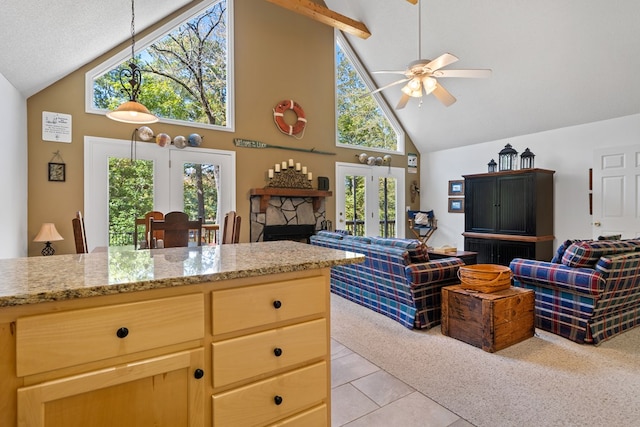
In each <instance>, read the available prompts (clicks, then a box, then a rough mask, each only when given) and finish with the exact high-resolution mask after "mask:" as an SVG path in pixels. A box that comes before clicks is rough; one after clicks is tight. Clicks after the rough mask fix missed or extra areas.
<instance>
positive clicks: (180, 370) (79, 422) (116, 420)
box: [18, 349, 205, 427]
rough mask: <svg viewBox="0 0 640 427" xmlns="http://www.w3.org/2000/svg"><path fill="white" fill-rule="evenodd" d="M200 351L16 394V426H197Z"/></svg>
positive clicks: (201, 386)
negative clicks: (197, 370)
mask: <svg viewBox="0 0 640 427" xmlns="http://www.w3.org/2000/svg"><path fill="white" fill-rule="evenodd" d="M203 366H204V351H203V350H202V349H196V350H190V351H183V352H179V353H173V354H169V355H165V356H160V357H156V358H152V359H145V360H142V361H138V362H132V363H128V364H126V365H119V366H114V367H111V368H106V369H101V370H97V371H93V372H88V373H85V374H80V375H74V376H71V377H66V378H61V379H58V380H53V381H48V382H45V383H41V384H36V385H33V386H29V387H23V388H20V389H18V425H19V426H29V427H40V426H45V425H46V426H65V427H73V426H78V427H81V426H82V427H86V426H95V427H100V426H125V425H136V426H167V427H174V426H202V425H204V389H205V379H204V378H203V377H202V376H201V375H198V374H196V369H202V368H203Z"/></svg>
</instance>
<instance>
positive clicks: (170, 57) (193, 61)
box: [86, 0, 233, 129]
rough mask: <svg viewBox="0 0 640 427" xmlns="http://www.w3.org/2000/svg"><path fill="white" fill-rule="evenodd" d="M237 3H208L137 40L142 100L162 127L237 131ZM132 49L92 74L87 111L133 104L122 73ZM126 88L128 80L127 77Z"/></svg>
mask: <svg viewBox="0 0 640 427" xmlns="http://www.w3.org/2000/svg"><path fill="white" fill-rule="evenodd" d="M232 4H233V0H205V1H204V2H203V3H201V4H199V5H198V6H196V8H194V9H191V10H189V11H188V12H186V13H184V14H182V15H181V16H179V17H177V18H175V19H173V20H172V21H171V22H169V23H167V24H166V25H165V26H163V27H162V28H160V29H158V30H156V31H154V32H153V33H151V34H149V35H147V36H146V37H144V38H143V39H141V40H139V41H138V40H136V44H135V47H136V52H135V63H136V65H137V66H138V67H139V68H140V69H141V70H142V79H143V81H142V86H141V90H140V94H139V96H138V101H140V102H141V103H142V104H144V105H145V106H146V107H147V108H148V109H149V110H150V111H151V112H152V113H153V114H155V115H156V116H158V117H159V118H160V120H161V121H162V122H167V123H170V122H173V123H182V124H185V123H184V122H187V123H188V124H189V125H190V126H199V127H215V128H222V129H232V128H233V120H232V111H233V110H232V108H231V105H232V100H233V92H232V87H233V85H232V84H231V76H232V75H233V73H232V69H233V68H232V63H231V57H232V55H231V54H230V52H231V46H232V40H231V34H233V31H232V29H231V28H230V27H231V23H232V22H233V20H232V17H231V9H232V7H231V6H232ZM130 61H131V47H130V46H128V50H126V51H124V52H121V53H120V54H119V55H116V56H114V57H113V58H111V59H110V60H109V61H108V62H106V63H103V64H101V65H99V66H98V67H96V68H94V69H93V70H91V71H90V72H88V73H87V77H86V86H87V88H86V89H87V99H86V104H87V111H88V112H93V113H97V114H104V113H105V112H107V111H109V110H113V109H115V108H117V107H118V105H120V104H121V103H122V102H124V101H126V100H128V97H127V95H126V94H124V93H123V92H122V91H121V87H122V84H121V82H120V70H121V69H123V68H125V69H126V68H128V64H129V62H130ZM125 84H126V78H125Z"/></svg>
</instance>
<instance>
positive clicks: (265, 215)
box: [250, 187, 332, 242]
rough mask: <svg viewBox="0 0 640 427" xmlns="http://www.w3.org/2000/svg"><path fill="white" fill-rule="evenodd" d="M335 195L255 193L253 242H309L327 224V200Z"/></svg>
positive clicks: (268, 190)
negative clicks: (326, 198)
mask: <svg viewBox="0 0 640 427" xmlns="http://www.w3.org/2000/svg"><path fill="white" fill-rule="evenodd" d="M331 194H332V193H331V192H330V191H320V190H312V189H299V188H269V187H267V188H254V189H252V190H251V192H250V195H251V229H250V240H251V241H252V242H260V241H264V240H295V241H301V242H308V238H309V236H311V235H312V234H315V232H316V231H317V230H321V229H322V228H323V225H324V224H326V211H325V197H327V196H331Z"/></svg>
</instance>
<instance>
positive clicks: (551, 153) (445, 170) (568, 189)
mask: <svg viewBox="0 0 640 427" xmlns="http://www.w3.org/2000/svg"><path fill="white" fill-rule="evenodd" d="M507 143H509V144H511V145H512V146H513V148H515V149H516V150H517V151H518V154H520V153H522V152H523V151H524V150H525V149H526V148H527V147H529V149H530V150H531V151H532V152H533V153H534V154H535V155H536V157H535V167H537V168H543V169H551V170H554V171H556V173H555V174H554V183H555V185H554V192H555V194H554V199H555V204H554V211H555V213H554V223H555V233H554V235H555V237H556V241H555V243H554V246H557V242H559V241H563V240H565V239H576V238H591V236H592V232H591V222H592V219H591V216H590V215H589V196H588V194H589V168H591V167H593V165H592V164H593V150H594V149H596V148H602V147H617V146H625V145H640V114H635V115H632V116H627V117H622V118H617V119H612V120H605V121H601V122H594V123H589V124H586V125H580V126H572V127H568V128H562V129H557V130H552V131H547V132H541V133H536V134H530V135H524V136H519V137H515V138H509V139H504V140H498V141H492V142H487V143H482V144H477V145H473V146H468V147H462V148H454V149H450V150H442V151H437V152H433V153H424V154H423V155H422V156H421V165H420V175H421V176H420V186H421V189H420V190H421V191H420V208H421V209H434V211H435V214H436V217H437V218H438V230H437V231H436V232H435V233H434V235H433V236H432V237H431V239H430V240H429V245H430V246H443V245H450V246H456V247H457V248H459V249H462V248H464V238H463V237H462V235H461V234H462V232H464V215H463V214H450V213H448V212H447V199H448V197H449V196H448V195H447V193H448V181H449V180H456V179H462V175H470V174H476V173H484V172H487V163H489V161H490V160H491V159H492V158H493V159H495V160H496V162H497V161H498V152H499V151H500V150H501V149H502V148H504V146H505V145H506V144H507ZM518 164H519V159H518Z"/></svg>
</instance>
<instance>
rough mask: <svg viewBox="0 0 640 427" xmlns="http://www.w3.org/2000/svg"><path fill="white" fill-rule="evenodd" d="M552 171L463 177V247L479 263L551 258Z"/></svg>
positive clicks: (527, 171)
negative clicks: (471, 253)
mask: <svg viewBox="0 0 640 427" xmlns="http://www.w3.org/2000/svg"><path fill="white" fill-rule="evenodd" d="M553 174H554V171H551V170H546V169H523V170H518V171H502V172H494V173H484V174H477V175H465V176H464V179H465V184H464V187H465V192H464V193H465V194H464V203H465V232H464V233H463V235H464V249H465V251H473V252H478V263H479V264H500V265H509V263H510V262H511V260H512V259H513V258H528V259H536V260H541V261H549V260H551V258H552V257H553Z"/></svg>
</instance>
